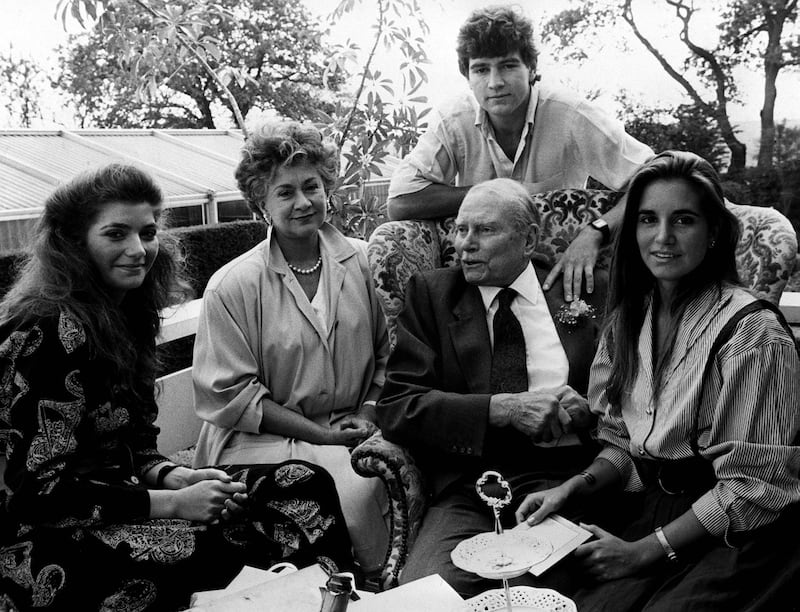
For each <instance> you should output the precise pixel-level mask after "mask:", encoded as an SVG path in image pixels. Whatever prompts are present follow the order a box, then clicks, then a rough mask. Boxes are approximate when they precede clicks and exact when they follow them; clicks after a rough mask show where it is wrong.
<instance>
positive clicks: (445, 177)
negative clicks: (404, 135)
mask: <svg viewBox="0 0 800 612" xmlns="http://www.w3.org/2000/svg"><path fill="white" fill-rule="evenodd" d="M429 123H430V127H429V128H428V130H427V131H426V132H425V133H424V134H422V136H420V138H419V141H418V143H417V145H416V146H415V147H414V150H413V151H412V152H411V153H409V154H408V155H406V156H405V157H404V158H403V161H402V162H401V163H400V165H399V166H398V167H397V168H396V169H395V170H394V172H393V173H392V181H391V183H390V185H389V197H390V198H393V197H398V196H401V195H405V194H409V193H416V192H418V191H420V190H421V189H424V188H425V187H428V186H429V185H431V184H434V183H435V184H442V185H451V184H455V185H458V186H470V185H476V184H478V183H480V182H482V181H486V180H489V179H493V178H498V177H505V178H512V179H514V180H516V181H520V182H521V183H525V184H526V186H527V188H528V190H529V191H531V192H532V193H534V192H535V193H540V192H544V191H549V190H552V189H567V188H579V189H580V188H583V187H585V186H586V180H587V178H588V177H589V176H592V177H594V178H595V179H597V180H598V181H600V182H601V183H603V184H604V185H607V186H608V187H611V188H613V189H621V188H622V187H623V186H624V184H625V182H626V181H627V180H628V178H629V177H630V176H631V175H632V174H633V173H634V172H635V171H636V170H637V168H638V167H639V166H640V165H641V164H642V163H644V162H645V161H647V160H648V159H649V158H650V157H651V156H652V155H653V151H652V150H651V149H650V147H648V146H646V145H644V144H642V143H640V142H639V141H637V140H636V139H635V138H633V137H632V136H630V135H629V134H627V133H626V132H625V130H624V127H623V125H622V123H621V122H619V121H617V120H616V119H614V118H613V117H612V116H610V115H609V114H607V113H606V112H605V111H604V110H603V109H601V108H600V107H599V106H597V105H595V104H593V103H591V102H587V101H586V100H585V99H583V98H581V97H580V96H577V95H576V94H574V93H573V92H571V91H567V90H564V89H559V88H553V87H550V86H549V85H548V84H546V83H537V84H536V85H534V86H532V87H531V95H530V99H529V101H528V108H527V110H526V120H525V125H524V127H523V130H522V133H521V135H520V142H519V146H518V147H517V151H516V153H515V155H514V159H513V160H511V159H509V158H508V156H507V155H506V154H505V153H504V152H503V150H502V148H501V147H500V145H499V143H498V142H497V139H496V137H495V133H494V129H493V128H492V126H491V122H490V121H489V118H488V116H487V115H486V112H485V111H483V110H482V109H481V108H480V106H479V105H478V102H477V100H476V99H475V96H474V95H472V92H469V91H467V92H464V93H462V94H460V95H458V96H457V97H456V98H455V99H452V100H449V101H448V102H447V103H446V104H444V105H443V106H442V108H441V109H440V110H439V111H438V112H435V113H431V117H430V120H429Z"/></svg>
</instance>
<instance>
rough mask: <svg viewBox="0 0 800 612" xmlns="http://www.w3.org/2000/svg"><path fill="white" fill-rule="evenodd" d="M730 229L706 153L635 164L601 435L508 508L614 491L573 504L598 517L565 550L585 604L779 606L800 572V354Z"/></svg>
mask: <svg viewBox="0 0 800 612" xmlns="http://www.w3.org/2000/svg"><path fill="white" fill-rule="evenodd" d="M738 235H739V229H738V225H737V222H736V220H735V218H734V217H733V215H732V214H731V213H730V212H729V211H728V210H727V209H726V207H725V202H724V198H723V194H722V189H721V186H720V182H719V177H718V176H717V174H716V172H715V171H714V169H713V168H712V166H711V165H710V164H709V163H708V162H706V161H705V160H703V159H702V158H700V157H698V156H696V155H694V154H691V153H684V152H675V151H668V152H665V153H662V154H660V155H658V156H656V157H655V158H653V159H652V160H651V161H650V162H648V163H647V164H645V165H644V166H643V167H642V168H641V169H640V170H639V172H638V173H637V174H636V176H635V177H634V178H633V180H632V182H631V185H630V189H629V192H628V201H627V207H626V211H625V218H624V221H623V226H622V228H621V230H620V236H619V238H618V240H617V242H616V245H615V253H614V261H613V266H612V274H611V286H610V290H609V307H608V311H607V312H608V313H609V317H608V320H607V324H606V329H605V332H604V336H603V339H602V342H601V344H600V347H599V349H598V353H597V355H596V356H595V360H594V363H593V365H592V371H591V377H590V382H589V402H590V405H591V406H592V409H593V410H594V411H595V412H596V413H598V414H599V415H600V420H599V424H598V440H599V441H600V442H601V443H602V445H603V449H602V450H601V452H600V454H599V455H598V457H597V458H596V459H595V461H594V462H593V463H592V465H591V466H589V467H588V468H587V469H586V470H585V471H584V472H582V473H581V474H578V475H577V476H574V477H573V478H571V479H569V480H568V481H566V482H565V483H564V484H562V485H561V486H559V487H556V488H554V489H549V490H547V491H543V492H540V493H534V494H531V495H529V496H528V497H527V498H526V499H525V500H524V501H523V503H522V504H521V505H520V507H519V510H518V511H517V519H518V520H519V521H520V522H522V521H527V522H528V523H529V524H536V523H538V522H540V521H541V520H542V519H543V518H544V517H545V516H547V515H549V514H550V513H552V512H556V511H559V510H561V509H562V508H563V509H564V510H565V511H567V512H568V511H570V507H572V508H575V507H576V506H575V504H576V503H577V504H580V502H581V500H583V499H584V498H585V497H587V496H588V495H590V494H593V493H595V492H597V491H600V490H605V491H606V493H607V494H608V492H609V491H612V493H611V494H610V495H611V500H612V502H610V503H606V502H604V503H603V507H599V506H598V505H595V507H594V508H590V507H589V506H588V505H583V506H577V507H580V508H581V510H582V511H583V512H585V513H586V516H587V517H588V519H591V520H593V521H594V523H597V524H591V525H584V526H585V527H586V529H588V530H589V531H590V532H591V533H592V534H593V535H594V538H593V539H592V540H591V541H590V542H588V543H586V544H584V545H582V546H580V547H579V548H578V549H577V550H576V553H575V556H576V559H577V561H578V562H580V563H581V564H582V565H583V567H584V568H585V570H586V573H587V574H588V578H589V579H588V580H586V579H585V578H586V576H585V575H584V577H583V578H581V579H580V588H579V589H578V590H577V591H576V592H575V593H572V596H573V597H574V598H575V600H576V603H577V604H578V608H579V609H580V610H581V612H586V611H587V610H601V609H609V610H615V611H619V610H662V609H663V610H674V609H680V608H683V609H691V610H698V609H699V610H720V609H736V610H745V609H746V610H760V609H776V608H775V605H776V602H780V601H782V600H784V599H783V598H782V595H785V594H786V592H791V591H788V589H792V590H794V589H795V586H793V583H794V585H796V584H797V582H796V581H797V579H798V577H800V570H799V569H798V568H800V530H798V529H797V522H796V521H797V518H798V517H799V516H800V513H799V512H798V503H797V502H798V500H800V480H798V466H800V448H798V446H796V445H795V444H796V441H797V440H796V437H797V434H798V430H799V429H800V360H798V354H797V349H796V345H795V342H794V339H793V337H792V334H791V331H790V330H788V329H787V328H786V326H785V322H784V321H783V319H782V317H781V316H780V314H779V313H777V312H773V311H772V310H771V309H770V308H768V307H767V306H768V305H765V304H763V303H762V302H759V301H758V300H756V298H754V297H753V296H752V295H751V294H750V293H748V292H747V291H745V290H744V289H742V288H740V287H739V286H738V274H737V272H736V263H735V248H736V243H737V240H738ZM744 307H747V310H746V311H744V312H743V311H742V309H743V308H744ZM745 313H746V314H745ZM613 487H617V490H616V491H614V489H613ZM631 493H635V494H636V495H630V494H631ZM637 493H638V494H637ZM614 495H617V497H614ZM614 501H616V503H614ZM567 502H569V505H567ZM620 502H623V503H620ZM609 507H611V508H612V509H613V510H612V511H613V513H614V514H615V517H614V520H613V521H609V520H607V519H608V517H606V518H605V519H604V518H603V516H601V515H602V513H603V511H605V513H607V514H611V512H609ZM598 524H603V525H604V526H605V527H606V528H608V529H611V530H613V531H614V532H615V533H619V534H620V537H616V536H614V535H612V534H611V533H610V532H609V531H607V530H605V529H603V528H601V527H599V526H598ZM725 579H727V581H725V582H721V580H725ZM731 579H732V580H731Z"/></svg>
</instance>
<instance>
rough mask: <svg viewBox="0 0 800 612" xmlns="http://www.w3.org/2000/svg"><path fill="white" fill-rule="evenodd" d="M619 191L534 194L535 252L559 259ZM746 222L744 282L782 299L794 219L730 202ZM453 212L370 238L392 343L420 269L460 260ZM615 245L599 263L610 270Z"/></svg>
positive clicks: (384, 228)
mask: <svg viewBox="0 0 800 612" xmlns="http://www.w3.org/2000/svg"><path fill="white" fill-rule="evenodd" d="M620 196H621V193H619V192H613V191H603V190H590V189H559V190H556V191H549V192H545V193H541V194H538V195H536V196H534V201H535V202H536V204H537V206H538V208H539V211H540V214H541V227H540V236H539V244H538V246H537V251H538V252H539V253H540V254H541V255H544V256H546V257H547V258H548V259H549V260H550V261H551V262H553V263H554V262H555V261H556V260H557V259H558V258H559V257H560V256H561V254H562V253H563V252H564V251H565V250H566V249H567V247H568V246H569V244H570V242H572V240H573V238H575V236H577V235H578V233H579V232H580V231H581V230H582V229H583V228H584V227H585V226H586V225H587V224H588V223H590V222H591V221H593V220H594V219H596V218H597V217H599V216H600V215H602V214H603V213H605V212H606V211H608V210H609V209H610V208H612V207H613V206H614V204H616V202H617V200H618V199H619V197H620ZM728 207H729V209H730V210H731V211H732V212H733V213H734V214H735V215H736V217H737V218H738V219H739V221H740V223H741V228H742V233H741V236H740V238H739V244H738V247H737V249H736V262H737V267H738V270H739V275H740V277H741V280H742V284H743V285H744V286H745V287H748V288H750V289H751V290H752V291H753V292H754V293H755V294H757V295H758V296H759V297H762V298H765V299H768V300H770V301H772V302H773V303H775V304H777V303H778V302H779V300H780V297H781V293H783V289H784V287H785V286H786V283H787V281H788V280H789V276H790V275H791V273H792V271H793V270H794V264H795V259H796V257H797V236H796V234H795V231H794V228H793V227H792V224H791V223H790V222H789V220H788V219H787V218H786V217H785V216H784V215H782V214H781V213H780V212H778V211H777V210H775V209H773V208H766V207H760V206H746V205H740V204H733V203H728ZM453 222H454V218H453V217H448V218H444V219H438V220H431V221H389V222H387V223H384V224H383V225H381V226H379V227H378V228H377V229H376V230H375V231H374V232H373V234H372V236H371V237H370V240H369V248H368V258H369V263H370V267H371V268H372V274H373V278H374V281H375V287H376V290H377V293H378V299H379V301H380V302H381V305H382V306H383V309H384V314H385V315H386V319H387V324H388V327H389V336H390V339H391V342H392V345H394V338H395V319H396V318H397V315H398V314H400V311H401V310H402V308H403V305H404V303H405V287H406V284H407V283H408V280H409V279H410V278H411V276H412V275H413V274H415V273H416V272H420V271H423V270H430V269H434V268H440V267H445V266H455V265H458V255H457V254H456V251H455V248H454V247H453V233H452V230H453ZM609 259H610V249H608V248H607V249H604V251H603V252H602V253H601V259H600V261H599V262H598V265H600V266H601V267H607V266H608V264H609Z"/></svg>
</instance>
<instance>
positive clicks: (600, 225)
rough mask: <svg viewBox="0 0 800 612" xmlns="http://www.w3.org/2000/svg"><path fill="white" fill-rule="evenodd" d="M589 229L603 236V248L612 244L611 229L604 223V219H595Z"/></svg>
mask: <svg viewBox="0 0 800 612" xmlns="http://www.w3.org/2000/svg"><path fill="white" fill-rule="evenodd" d="M589 227H591V228H592V229H596V230H597V231H598V232H600V233H601V234H602V235H603V241H602V242H601V243H600V245H601V246H605V245H607V244H608V243H609V242H611V228H609V227H608V223H606V222H605V221H603V219H595V220H594V221H592V222H591V223H590V224H589Z"/></svg>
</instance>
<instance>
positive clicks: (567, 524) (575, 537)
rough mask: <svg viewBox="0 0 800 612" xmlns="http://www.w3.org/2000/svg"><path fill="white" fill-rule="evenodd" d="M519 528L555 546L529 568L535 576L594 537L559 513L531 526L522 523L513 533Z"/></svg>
mask: <svg viewBox="0 0 800 612" xmlns="http://www.w3.org/2000/svg"><path fill="white" fill-rule="evenodd" d="M518 530H519V531H527V532H529V533H531V534H532V535H534V536H535V537H536V538H537V539H539V540H541V541H543V542H548V543H550V545H551V546H552V547H553V552H551V553H550V554H549V555H547V558H546V559H543V560H542V561H540V562H539V563H537V564H536V565H534V566H533V567H531V569H530V570H528V571H529V572H530V573H531V574H533V575H534V576H541V575H542V574H543V573H544V572H545V570H548V569H550V568H551V567H553V566H554V565H555V564H556V563H558V562H559V561H561V559H563V558H564V557H566V556H567V555H568V554H569V553H571V552H572V551H573V550H575V549H576V548H578V546H580V545H581V544H583V543H584V542H585V541H586V540H588V539H589V538H591V537H592V534H591V533H590V532H588V531H586V530H585V529H584V528H583V527H579V526H578V525H576V524H575V523H573V522H572V521H570V520H567V519H565V518H564V517H563V516H560V515H558V514H551V515H550V516H548V517H547V518H546V519H544V520H543V521H542V522H541V523H539V524H538V525H533V526H530V525H528V524H526V523H520V524H519V525H517V526H516V527H514V528H513V529H511V530H510V531H511V532H512V533H513V532H514V531H518Z"/></svg>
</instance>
